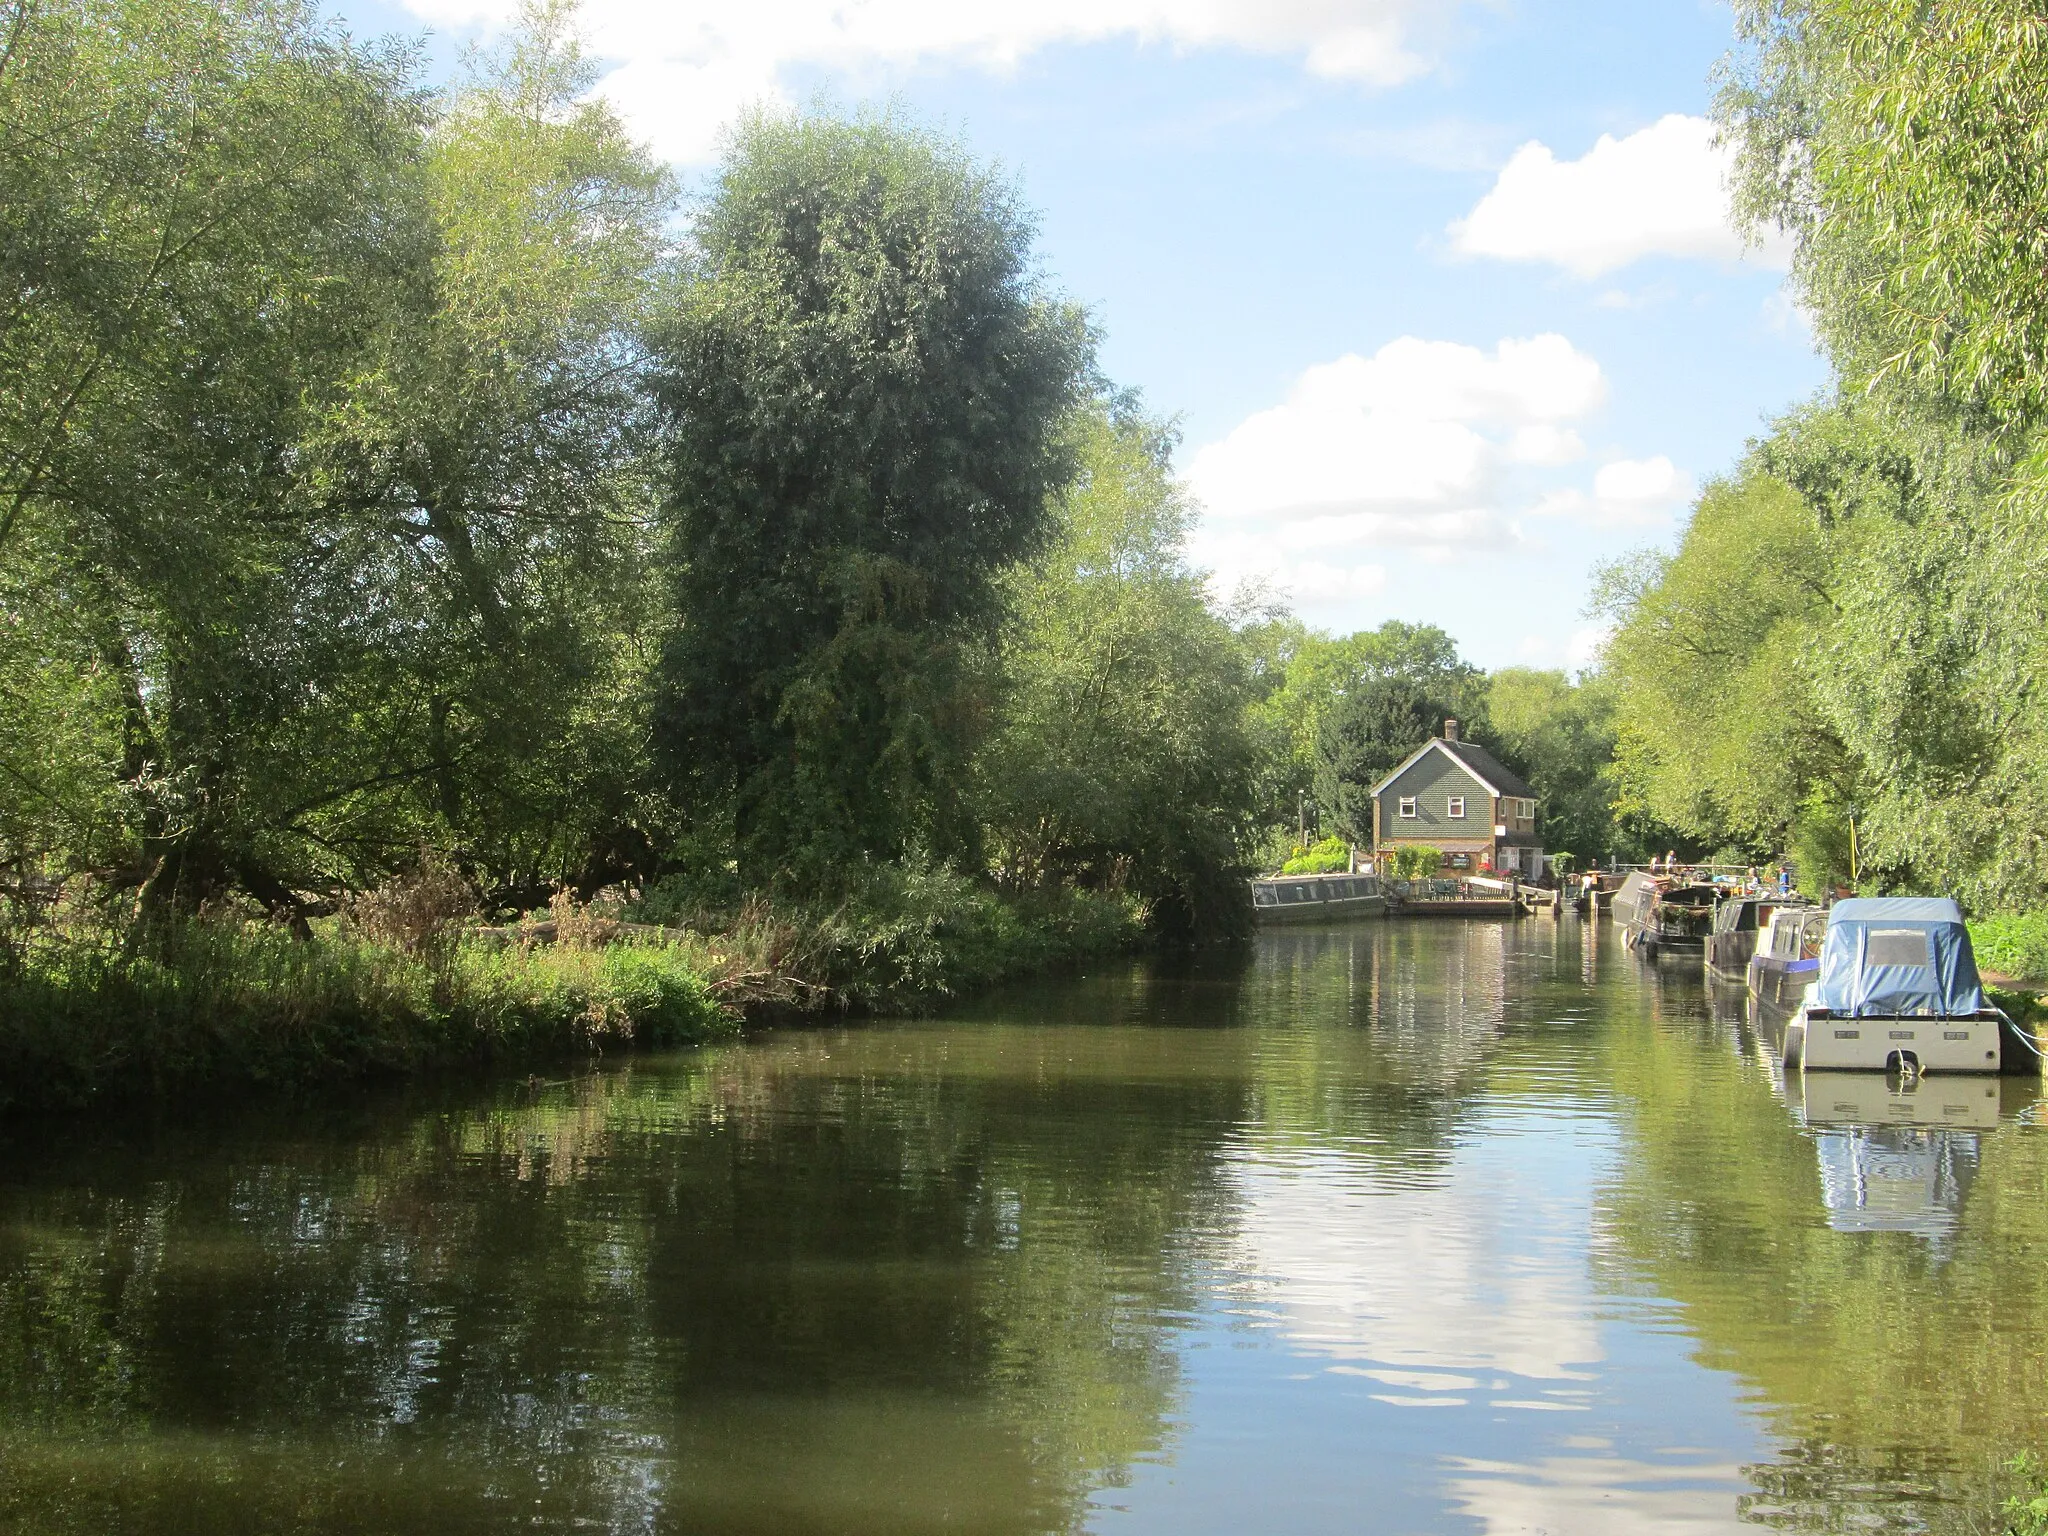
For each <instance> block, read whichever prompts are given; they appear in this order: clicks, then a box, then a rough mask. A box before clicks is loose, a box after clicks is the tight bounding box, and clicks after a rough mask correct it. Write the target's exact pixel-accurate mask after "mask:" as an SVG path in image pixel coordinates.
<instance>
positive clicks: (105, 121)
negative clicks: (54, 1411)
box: [0, 0, 666, 913]
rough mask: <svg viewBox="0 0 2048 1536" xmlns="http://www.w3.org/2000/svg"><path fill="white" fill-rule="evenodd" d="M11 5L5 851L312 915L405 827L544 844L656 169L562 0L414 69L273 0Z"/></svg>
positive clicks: (573, 702) (624, 499) (601, 544)
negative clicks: (524, 784)
mask: <svg viewBox="0 0 2048 1536" xmlns="http://www.w3.org/2000/svg"><path fill="white" fill-rule="evenodd" d="M14 19H15V27H14V31H13V34H12V37H11V41H10V42H9V43H8V45H7V49H8V51H7V53H6V55H5V61H4V67H0V177H4V180H5V184H6V188H7V196H5V197H4V198H0V222H4V225H5V230H4V234H5V238H4V240H0V263H4V269H5V272H6V276H7V284H8V286H7V290H6V291H7V293H8V294H9V299H8V302H9V303H10V304H12V305H13V311H12V313H11V315H10V317H9V324H8V325H7V326H5V327H4V328H0V384H4V386H5V387H4V388H0V396H4V400H0V600H4V603H5V609H4V613H5V618H6V621H7V622H8V624H9V626H10V628H11V629H13V630H14V632H15V633H16V634H17V635H18V636H25V637H27V639H28V640H29V642H30V646H31V649H30V650H29V651H28V652H27V653H26V655H24V654H23V653H21V652H18V651H17V652H15V653H14V654H12V655H10V656H9V657H8V658H7V659H6V660H4V661H0V719H4V720H6V721H7V722H8V723H9V724H16V723H19V722H22V721H26V722H28V723H29V725H30V727H31V728H29V729H25V730H23V731H22V732H21V733H20V734H15V733H13V732H0V735H4V736H6V738H7V740H6V743H5V745H4V746H0V755H4V764H5V768H6V772H5V773H0V780H4V782H5V784H6V786H7V788H5V789H0V798H4V799H5V800H6V801H7V802H8V806H9V807H11V810H12V814H10V812H9V810H7V809H0V834H4V835H7V836H9V837H10V838H13V837H19V838H20V839H21V841H19V842H17V843H15V845H14V847H13V849H12V850H10V851H11V852H13V853H14V855H15V859H16V861H17V862H18V863H22V864H24V865H26V864H27V863H31V862H32V863H36V864H38V865H39V866H53V867H55V868H56V870H57V872H59V873H61V872H62V868H63V867H66V866H68V867H77V866H80V865H84V866H87V867H92V868H96V869H98V870H99V872H100V873H102V874H103V875H106V876H108V877H109V878H110V879H111V880H112V881H113V882H114V883H116V884H126V885H128V886H130V887H133V886H134V885H136V884H139V885H140V889H141V893H142V898H143V904H144V906H145V907H146V908H151V909H157V908H169V907H179V906H192V905H195V904H197V903H198V902H200V901H202V900H204V899H206V898H207V897H208V896H210V895H213V894H215V893H216V892H219V891H221V890H223V889H226V888H231V887H235V886H239V887H241V888H242V889H244V890H246V891H248V892H250V893H252V894H254V895H256V896H257V897H258V898H260V899H261V900H262V901H263V902H265V903H266V904H269V905H273V906H279V907H285V908H289V909H291V910H292V911H293V912H295V913H296V912H297V911H298V909H299V907H300V905H301V900H300V898H301V894H302V893H304V892H305V891H307V890H319V889H322V888H327V889H332V888H333V887H334V886H336V885H344V884H348V883H351V882H354V881H357V880H360V879H363V878H366V877H367V878H374V877H375V875H376V874H378V873H380V872H381V870H383V869H386V868H388V867H390V865H391V863H393V862H395V861H397V860H399V859H403V858H405V857H408V856H410V855H411V854H412V853H413V852H414V851H415V850H416V849H417V848H418V846H419V844H420V843H421V842H422V841H434V842H437V843H440V844H442V845H444V846H446V845H454V846H458V847H465V846H466V847H471V848H475V847H479V846H482V847H489V846H492V845H496V846H497V847H499V848H503V847H505V846H506V845H511V844H517V843H519V842H521V841H524V842H526V843H528V844H533V843H544V842H545V841H546V840H547V839H548V838H549V837H550V836H553V835H554V829H555V828H556V827H557V826H559V825H560V824H561V823H562V820H563V818H562V817H561V816H559V815H558V814H557V813H558V810H559V807H558V806H557V805H554V804H549V803H540V804H528V805H525V806H520V805H516V804H514V805H510V806H508V805H507V803H506V796H505V795H504V794H503V793H502V790H501V789H500V788H499V786H501V785H503V784H505V783H508V782H510V783H513V784H517V782H518V780H519V776H520V774H521V772H522V771H523V770H525V769H526V768H527V765H528V764H531V763H534V762H536V761H538V762H539V763H541V764H543V765H545V764H548V763H549V762H551V761H554V760H559V757H560V753H559V752H553V751H552V748H553V747H554V745H555V744H557V743H560V742H562V741H565V740H570V739H573V735H574V733H573V732H572V731H571V729H570V727H571V726H572V725H573V724H574V723H575V722H576V720H577V718H578V715H579V710H583V712H585V713H587V712H588V711H587V710H585V709H584V704H583V701H587V699H588V698H589V695H590V693H591V691H592V689H593V687H597V686H599V685H602V684H603V683H604V681H605V672H606V669H607V667H608V666H609V664H610V662H609V656H610V653H611V651H612V650H613V649H615V647H614V646H613V644H612V641H611V640H610V639H609V638H607V637H608V636H610V635H611V634H613V633H614V632H616V631H617V629H618V628H619V626H618V624H617V623H616V622H614V618H613V616H614V615H615V614H616V612H617V610H618V608H619V603H618V601H616V600H615V599H614V596H613V595H614V594H617V593H619V592H621V591H628V592H629V591H630V588H631V585H632V584H631V583H630V581H627V580H623V579H622V577H621V572H620V569H619V567H620V565H621V562H622V561H624V562H625V563H626V564H627V565H630V564H631V561H632V559H633V558H634V556H635V545H636V543H637V541H638V534H637V533H636V532H635V531H634V530H632V529H631V528H630V527H626V526H622V524H627V523H630V512H631V508H632V507H633V506H635V505H638V506H644V505H645V498H644V496H636V494H635V487H634V483H633V481H632V472H631V464H632V462H633V453H634V444H633V441H632V425H633V423H634V422H635V420H636V419H637V413H636V411H635V409H634V405H635V396H634V393H633V388H632V385H633V378H632V367H633V364H634V362H635V360H636V359H635V354H634V353H633V351H632V345H631V338H632V336H633V334H634V329H633V327H634V323H635V320H636V318H637V317H636V314H635V310H634V305H635V303H636V302H637V300H638V297H639V295H640V294H641V293H642V292H644V291H645V290H646V288H647V285H648V283H649V281H650V275H651V268H652V266H653V265H654V264H655V262H656V260H657V255H658V238H659V231H660V227H661V221H662V219H663V217H664V207H663V199H664V198H665V195H666V183H665V181H664V179H663V178H662V176H661V175H660V174H659V173H658V172H657V171H656V170H655V169H653V168H652V167H651V166H650V165H649V164H648V163H647V161H646V160H645V159H644V157H642V156H640V155H639V153H638V152H637V151H636V150H634V149H633V147H632V146H631V145H630V144H629V143H628V142H627V141H626V140H625V139H624V136H623V135H622V134H621V133H620V131H619V130H618V127H617V125H616V123H614V122H613V121H612V120H611V119H610V118H609V117H608V116H607V115H606V114H605V113H604V112H603V110H602V109H600V108H596V107H591V106H579V105H577V104H576V101H575V98H576V97H577V96H578V95H580V94H581V93H582V92H583V90H584V89H585V88H586V87H587V86H588V84H589V83H590V77H589V74H588V72H587V70H584V69H582V68H581V66H580V65H579V63H578V61H577V59H576V56H575V51H574V48H573V44H572V43H571V41H570V40H569V38H568V37H567V34H566V31H565V28H564V25H563V22H564V17H563V15H562V13H560V12H545V11H544V12H534V13H532V14H530V15H529V17H528V20H527V24H526V26H525V28H524V29H523V30H522V32H521V33H520V35H519V37H518V39H517V40H515V41H514V42H513V43H512V44H511V45H509V47H508V49H507V51H506V52H505V53H504V54H503V55H500V56H496V57H494V58H493V59H490V60H487V61H485V63H484V66H483V68H482V70H481V72H480V73H479V74H478V75H477V76H476V77H475V78H473V79H470V80H468V81H466V82H465V83H463V84H462V85H460V86H459V87H458V88H457V89H456V90H455V91H453V92H452V93H451V94H450V95H448V96H447V97H445V98H441V99H438V100H436V99H431V98H428V97H426V96H424V95H422V94H420V93H418V92H417V91H416V90H415V89H414V87H413V85H412V82H411V74H410V61H409V60H408V58H407V57H406V56H405V55H403V54H398V53H390V52H382V51H377V50H364V49H361V48H358V47H356V46H355V45H353V44H351V43H349V42H348V41H347V40H346V39H345V38H343V37H341V36H340V35H339V34H338V33H336V32H334V31H332V30H330V29H328V28H327V27H326V26H325V25H324V24H323V23H321V22H320V20H319V18H318V16H317V14H316V13H315V11H314V10H313V9H312V7H310V6H308V5H303V4H298V3H296V0H230V3H225V4H222V3H207V4H185V3H183V0H146V3H144V0H42V3H40V4H35V5H30V6H26V7H22V8H17V11H16V13H15V18H14ZM630 691H631V690H630V685H620V686H617V687H614V688H613V689H612V692H613V693H615V694H620V695H629V694H630ZM60 705H61V706H63V707H61V708H60V707H58V706H60ZM599 713H602V711H601V710H600V711H599ZM558 862H560V861H559V860H558Z"/></svg>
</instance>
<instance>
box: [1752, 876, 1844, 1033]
mask: <svg viewBox="0 0 2048 1536" xmlns="http://www.w3.org/2000/svg"><path fill="white" fill-rule="evenodd" d="M1827 931H1828V915H1827V912H1826V911H1825V910H1824V909H1822V908H1820V907H1814V906H1808V905H1806V904H1805V903H1803V902H1795V903H1793V904H1791V905H1782V906H1779V907H1778V908H1777V909H1776V910H1774V911H1773V912H1772V913H1771V916H1770V920H1769V921H1768V922H1767V923H1765V925H1764V930H1763V932H1762V933H1761V934H1759V935H1758V936H1757V941H1756V953H1755V954H1753V955H1751V956H1750V957H1749V966H1748V977H1749V990H1750V992H1751V993H1752V994H1753V995H1754V996H1755V997H1756V998H1757V999H1758V1000H1759V1001H1760V1002H1765V1003H1771V1004H1775V1005H1777V1006H1779V1007H1784V1008H1792V1007H1797V1006H1798V1004H1799V1002H1800V1001H1801V999H1803V998H1804V997H1805V996H1806V989H1807V987H1808V986H1809V985H1811V984H1812V982H1813V979H1814V978H1815V977H1816V976H1818V975H1819V974H1820V946H1821V940H1822V939H1823V938H1824V937H1825V936H1826V934H1827Z"/></svg>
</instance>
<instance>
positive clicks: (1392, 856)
mask: <svg viewBox="0 0 2048 1536" xmlns="http://www.w3.org/2000/svg"><path fill="white" fill-rule="evenodd" d="M1386 861H1387V866H1388V871H1387V872H1388V873H1389V874H1391V875H1392V876H1393V877H1394V878H1395V879H1396V880H1427V879H1429V878H1430V877H1431V876H1432V875H1434V874H1435V873H1436V872H1437V871H1438V870H1440V869H1442V868H1443V866H1444V855H1443V850H1442V849H1440V848H1431V847H1428V846H1426V845H1418V846H1416V847H1413V848H1395V849H1393V850H1392V851H1390V852H1389V853H1388V854H1387V855H1386Z"/></svg>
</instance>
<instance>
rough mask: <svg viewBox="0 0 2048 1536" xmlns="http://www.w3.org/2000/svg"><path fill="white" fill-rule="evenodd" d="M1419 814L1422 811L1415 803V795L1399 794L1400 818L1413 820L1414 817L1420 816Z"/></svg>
mask: <svg viewBox="0 0 2048 1536" xmlns="http://www.w3.org/2000/svg"><path fill="white" fill-rule="evenodd" d="M1421 814H1422V811H1421V809H1420V808H1419V807H1418V806H1417V805H1416V803H1415V797H1414V796H1413V795H1403V796H1401V820H1403V821H1413V820H1415V818H1416V817H1418V816H1420V815H1421Z"/></svg>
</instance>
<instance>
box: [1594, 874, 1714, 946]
mask: <svg viewBox="0 0 2048 1536" xmlns="http://www.w3.org/2000/svg"><path fill="white" fill-rule="evenodd" d="M1719 899H1720V892H1719V891H1717V890H1716V889H1715V888H1714V887H1713V886H1712V885H1708V884H1702V883H1696V882H1692V881H1683V880H1677V879H1672V878H1669V877H1666V878H1659V877H1658V876H1656V875H1650V874H1645V873H1643V872H1641V871H1640V870H1639V871H1637V872H1636V873H1635V874H1632V875H1630V876H1629V877H1628V879H1626V880H1624V881H1623V882H1622V885H1621V889H1620V891H1618V892H1617V893H1616V894H1615V897H1614V920H1615V922H1617V923H1619V924H1620V925H1621V939H1622V943H1624V944H1626V945H1627V946H1628V947H1629V948H1631V949H1634V950H1637V951H1639V952H1641V953H1642V954H1643V955H1645V956H1647V957H1649V958H1651V959H1655V958H1656V956H1657V953H1658V951H1659V950H1664V949H1684V950H1702V949H1704V948H1706V943H1707V934H1708V932H1709V931H1710V930H1711V929H1712V927H1713V924H1714V903H1715V902H1716V901H1718V900H1719Z"/></svg>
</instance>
